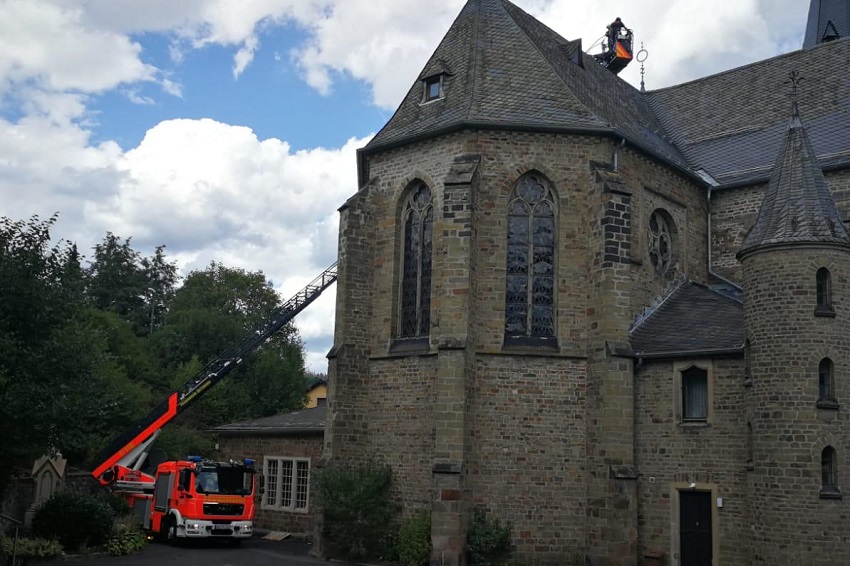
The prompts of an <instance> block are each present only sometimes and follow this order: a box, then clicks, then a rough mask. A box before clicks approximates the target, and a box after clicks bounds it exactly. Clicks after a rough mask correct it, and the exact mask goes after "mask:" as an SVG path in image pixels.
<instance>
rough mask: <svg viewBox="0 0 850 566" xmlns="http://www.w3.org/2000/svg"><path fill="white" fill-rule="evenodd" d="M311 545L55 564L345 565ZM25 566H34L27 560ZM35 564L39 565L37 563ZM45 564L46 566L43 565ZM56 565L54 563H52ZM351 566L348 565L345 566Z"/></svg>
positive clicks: (165, 550) (169, 551)
mask: <svg viewBox="0 0 850 566" xmlns="http://www.w3.org/2000/svg"><path fill="white" fill-rule="evenodd" d="M309 552H310V545H309V544H308V543H305V542H301V541H295V540H292V541H290V540H282V541H269V540H264V539H261V538H256V537H255V538H253V539H250V540H246V541H245V542H243V543H242V546H241V547H239V548H230V547H228V546H226V545H225V544H221V543H205V542H201V543H192V544H186V545H181V546H176V547H172V546H168V545H166V544H162V543H150V544H148V546H147V547H146V548H145V549H144V550H142V551H141V552H138V553H136V554H131V555H130V556H93V557H86V558H75V559H69V560H68V561H65V562H60V563H58V564H67V565H68V566H150V565H156V566H169V565H174V566H318V565H319V564H323V565H325V566H328V565H329V564H330V565H339V566H346V565H345V564H343V563H341V562H328V561H326V560H321V559H319V558H313V557H312V556H309ZM27 564H28V566H29V565H33V564H34V563H33V562H32V561H28V563H27ZM35 564H38V563H37V562H36V563H35ZM45 564H46V563H45ZM51 565H52V566H57V562H55V561H54V562H51ZM348 566H351V565H348Z"/></svg>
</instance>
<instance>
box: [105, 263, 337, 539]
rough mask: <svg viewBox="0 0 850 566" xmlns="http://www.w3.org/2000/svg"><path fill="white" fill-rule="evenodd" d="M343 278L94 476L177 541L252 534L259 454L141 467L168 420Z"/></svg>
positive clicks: (136, 435) (141, 424)
mask: <svg viewBox="0 0 850 566" xmlns="http://www.w3.org/2000/svg"><path fill="white" fill-rule="evenodd" d="M336 278H337V264H336V263H334V264H333V265H331V266H330V267H329V268H327V269H326V270H324V271H323V272H322V273H321V274H320V275H319V276H318V277H316V278H315V279H314V280H313V281H311V282H310V283H309V284H308V285H307V286H306V287H305V288H304V289H302V290H301V291H299V292H298V293H297V294H296V295H295V296H294V297H292V298H290V299H289V300H288V301H286V302H285V303H284V304H283V305H281V306H280V307H278V308H277V309H275V310H274V312H272V314H271V315H270V316H269V317H268V318H267V319H266V320H265V321H264V322H263V323H262V324H261V325H260V326H258V327H257V328H255V329H253V330H251V331H250V332H248V333H247V334H246V335H245V336H243V337H242V339H241V340H239V342H237V343H236V344H234V345H233V346H231V347H230V348H229V349H228V350H226V351H225V352H223V353H222V354H220V355H219V356H218V357H217V358H216V359H215V360H214V361H213V362H211V363H209V364H208V365H207V366H206V367H204V368H203V369H202V370H201V371H200V372H198V373H197V374H196V375H195V376H194V377H193V378H192V379H190V380H189V381H188V382H187V383H185V384H184V385H183V386H182V387H180V388H179V389H176V390H174V391H172V392H171V393H170V394H169V395H168V397H167V398H166V399H165V400H164V401H163V402H161V403H160V404H159V405H157V406H156V407H154V408H153V409H152V410H151V411H150V413H148V415H147V416H145V417H144V418H142V419H141V420H140V421H138V422H137V423H135V424H134V425H133V426H132V427H131V428H130V429H128V430H127V431H125V432H124V433H123V434H121V435H120V436H118V437H117V438H115V439H114V440H113V441H112V442H111V443H110V444H109V445H108V446H107V447H106V448H104V449H103V450H102V451H101V452H100V454H99V456H98V461H99V462H100V464H99V465H98V466H97V467H96V468H95V469H94V471H93V472H92V475H94V477H95V478H96V479H97V480H98V481H99V482H100V483H101V484H102V485H104V486H106V487H108V488H109V489H111V490H112V491H113V492H115V493H118V494H121V495H123V496H125V497H126V499H127V501H128V503H130V505H131V507H132V508H133V510H134V513H135V515H136V518H137V519H138V521H139V523H140V524H141V525H142V526H143V527H144V528H145V529H146V530H148V532H150V533H151V534H152V535H155V536H157V537H159V538H161V539H164V540H171V541H174V540H175V539H180V538H207V537H216V538H222V539H227V540H229V541H230V542H231V543H233V544H239V542H241V541H242V540H243V539H246V538H249V537H250V536H251V535H252V534H253V529H254V527H253V520H254V510H255V501H256V498H257V497H258V490H259V489H260V488H259V486H258V482H257V478H256V470H255V468H254V462H253V460H250V459H245V460H240V461H235V460H231V461H228V462H216V461H212V460H206V459H203V458H202V457H200V456H190V457H187V458H186V459H185V460H177V461H168V462H162V463H160V464H159V465H158V466H156V469H155V470H153V471H148V472H146V471H142V470H143V467H144V465H145V463H146V461H147V456H148V453H149V452H150V449H151V447H152V445H153V443H154V441H155V440H156V438H157V436H158V435H159V433H160V432H161V431H162V427H163V426H165V425H166V424H167V423H168V422H170V421H171V420H173V419H174V417H176V416H177V415H178V414H180V413H181V412H183V411H184V410H185V409H186V408H187V407H188V406H189V405H191V404H192V403H193V402H195V401H197V400H198V399H200V398H201V396H202V395H204V394H205V393H206V392H207V391H209V390H210V388H212V387H213V386H215V385H216V384H217V383H218V382H219V381H221V379H222V378H224V377H225V376H226V375H227V374H229V373H230V372H231V371H233V370H234V369H235V368H236V367H238V366H239V364H241V363H242V361H243V360H244V359H245V357H247V356H248V355H250V354H251V353H253V352H254V351H256V350H257V349H259V348H260V347H261V346H262V345H263V344H265V343H266V342H267V341H268V340H269V339H271V337H272V336H273V335H274V334H275V333H277V331H278V330H280V329H281V328H283V326H284V325H285V324H286V323H288V322H289V321H290V320H292V319H293V318H294V317H295V316H296V315H297V314H298V313H300V312H301V311H303V310H304V309H305V308H306V307H307V306H308V305H309V304H310V303H312V302H313V301H314V300H316V298H318V296H319V295H320V294H321V293H322V292H323V291H324V290H325V289H327V288H328V287H330V286H331V284H333V283H334V282H335V281H336Z"/></svg>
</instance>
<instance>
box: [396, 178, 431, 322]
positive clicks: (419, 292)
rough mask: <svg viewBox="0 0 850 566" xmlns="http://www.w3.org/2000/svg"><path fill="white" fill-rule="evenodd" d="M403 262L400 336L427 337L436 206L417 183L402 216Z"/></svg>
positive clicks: (427, 189) (427, 193)
mask: <svg viewBox="0 0 850 566" xmlns="http://www.w3.org/2000/svg"><path fill="white" fill-rule="evenodd" d="M402 224H403V226H404V234H403V239H404V258H403V265H402V276H401V309H400V317H399V318H400V324H399V336H400V337H401V338H417V337H423V336H428V334H429V332H430V327H431V248H432V239H433V233H434V205H433V204H432V202H431V189H429V188H428V186H427V185H425V184H424V183H418V184H417V185H416V186H415V187H413V189H412V190H411V191H410V193H409V196H408V198H407V201H406V202H405V205H404V212H403V214H402Z"/></svg>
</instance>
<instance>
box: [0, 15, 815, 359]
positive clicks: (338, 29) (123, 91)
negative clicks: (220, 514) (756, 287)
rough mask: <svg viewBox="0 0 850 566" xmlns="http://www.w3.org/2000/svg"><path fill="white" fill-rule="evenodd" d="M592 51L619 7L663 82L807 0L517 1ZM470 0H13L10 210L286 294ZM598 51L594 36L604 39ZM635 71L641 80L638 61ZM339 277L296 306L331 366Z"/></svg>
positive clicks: (745, 59)
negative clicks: (253, 274) (236, 273)
mask: <svg viewBox="0 0 850 566" xmlns="http://www.w3.org/2000/svg"><path fill="white" fill-rule="evenodd" d="M515 2H516V3H517V4H518V5H519V6H520V7H522V8H523V9H525V10H526V11H528V12H530V13H532V14H533V15H535V16H537V17H538V18H539V19H540V20H542V21H543V22H544V23H546V24H547V25H549V26H550V27H551V28H553V29H554V30H556V31H557V32H559V33H560V34H561V35H563V36H564V37H566V38H568V39H574V38H577V37H581V38H583V40H584V46H585V49H589V48H590V47H591V46H592V45H593V44H594V43H595V42H596V41H597V40H598V39H600V37H601V36H602V34H603V32H604V29H605V25H606V24H607V23H608V22H609V21H611V20H612V19H613V18H614V17H615V16H620V17H622V19H623V20H624V21H625V23H626V24H627V25H628V26H629V27H631V28H633V29H634V31H635V34H636V40H637V42H638V43H640V42H643V44H644V45H645V47H646V49H647V51H648V52H649V57H648V59H647V61H646V84H647V88H648V89H654V88H660V87H663V86H667V85H670V84H675V83H678V82H682V81H686V80H689V79H693V78H697V77H701V76H705V75H707V74H710V73H714V72H718V71H722V70H725V69H729V68H732V67H736V66H739V65H742V64H746V63H749V62H752V61H756V60H759V59H764V58H767V57H770V56H773V55H777V54H780V53H786V52H788V51H792V50H795V49H798V48H799V47H800V45H801V43H802V37H803V31H804V27H805V19H806V14H807V10H808V5H809V1H808V0H735V1H734V2H733V1H729V0H702V1H699V2H697V1H695V0H642V1H640V2H638V1H635V0H625V1H623V0H616V1H615V0H594V1H592V2H589V1H582V2H579V1H577V0H515ZM463 4H464V0H431V1H430V2H423V1H421V0H250V1H249V0H179V1H176V0H0V216H8V217H11V218H13V219H26V218H29V217H31V216H33V215H39V216H40V217H42V218H47V217H49V216H50V215H51V214H53V213H55V212H58V213H59V222H58V225H57V227H56V230H55V233H54V235H55V236H56V238H57V239H58V238H64V239H66V240H70V241H74V242H76V243H77V244H78V246H79V247H80V250H81V251H82V252H83V253H85V254H86V255H88V256H90V255H91V248H92V246H94V244H95V243H97V242H99V241H101V240H102V239H103V237H104V235H105V234H106V232H107V231H111V232H113V233H114V234H117V235H119V236H121V237H122V238H126V237H132V242H133V245H134V247H135V248H136V249H138V250H140V251H142V252H143V253H145V254H148V253H151V252H152V250H153V248H154V247H155V246H156V245H159V244H164V245H165V246H166V252H167V255H168V256H169V257H170V258H171V259H172V260H175V261H176V262H177V264H178V265H179V267H180V269H181V273H182V274H186V273H188V272H189V271H191V270H192V269H201V268H204V267H205V266H207V265H208V264H209V262H210V261H213V260H215V261H217V262H221V263H224V264H225V265H228V266H232V267H242V268H244V269H248V270H262V271H263V272H264V273H265V274H266V275H267V276H268V277H269V278H270V279H271V280H272V281H273V282H274V284H275V287H276V288H277V289H278V290H279V291H280V292H281V293H282V295H283V297H284V298H287V297H288V296H289V295H291V294H292V293H294V292H295V291H297V290H299V289H300V288H302V287H303V286H304V285H305V284H306V283H307V282H309V281H310V280H311V279H312V278H313V277H314V276H315V275H317V274H318V273H319V272H320V271H321V270H322V269H324V268H325V267H327V266H328V265H330V264H331V263H333V261H334V260H335V258H336V242H337V211H336V210H337V207H338V206H339V205H340V204H342V203H343V202H344V201H345V199H346V198H348V197H349V196H350V195H351V194H353V193H354V192H355V190H356V189H357V186H356V174H355V171H356V166H355V151H356V149H357V148H358V147H361V146H363V145H364V144H365V143H366V142H367V141H368V140H369V138H370V136H372V135H373V134H374V133H375V132H377V130H378V129H380V127H381V126H382V125H383V124H384V122H386V120H388V119H389V117H390V116H391V115H392V112H393V110H394V109H395V105H396V104H397V103H398V102H399V101H400V100H401V98H402V96H403V95H404V94H405V92H406V91H407V89H408V88H409V87H410V85H411V83H412V82H413V81H414V80H415V78H416V76H417V75H418V74H419V71H420V70H421V68H422V67H423V65H424V64H425V62H426V61H427V60H428V57H429V56H430V54H431V52H432V51H433V50H434V48H435V47H436V46H437V43H438V42H439V40H440V39H441V37H442V36H443V34H444V33H445V32H446V30H447V29H448V27H449V25H450V24H451V22H452V20H453V19H454V17H455V16H456V15H457V13H458V12H459V11H460V9H461V7H462V6H463ZM591 52H593V53H595V52H598V48H593V49H591ZM621 76H622V77H623V78H624V79H625V80H627V81H629V82H630V83H632V84H633V85H639V84H640V72H639V66H638V65H637V64H636V63H633V64H632V66H631V67H630V68H628V69H627V70H626V71H624V72H623V73H622V74H621ZM334 294H335V288H332V289H331V291H330V292H327V293H325V294H324V296H323V297H322V298H321V299H319V301H317V302H316V303H314V304H313V305H311V306H310V307H309V308H308V309H307V310H306V311H305V312H304V313H302V314H301V315H300V316H299V317H298V319H297V320H296V325H297V326H298V328H299V329H300V331H301V335H302V338H303V339H304V340H305V343H306V345H307V350H308V360H307V361H308V366H309V368H310V369H312V370H314V371H319V372H325V371H326V369H327V363H326V360H325V357H324V356H325V354H326V353H327V351H328V350H329V348H330V346H331V343H332V332H333V307H334Z"/></svg>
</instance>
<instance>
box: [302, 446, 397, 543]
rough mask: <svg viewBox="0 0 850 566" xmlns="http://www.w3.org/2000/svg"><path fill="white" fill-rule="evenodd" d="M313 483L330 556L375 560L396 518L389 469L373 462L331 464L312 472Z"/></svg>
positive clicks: (391, 477) (384, 465)
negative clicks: (391, 495)
mask: <svg viewBox="0 0 850 566" xmlns="http://www.w3.org/2000/svg"><path fill="white" fill-rule="evenodd" d="M313 481H315V482H316V485H317V494H318V496H319V504H320V505H321V508H322V526H321V528H322V533H323V535H324V537H325V540H326V541H327V542H328V548H329V552H330V554H332V555H334V556H337V557H340V558H344V559H346V560H359V559H364V558H374V557H377V556H378V555H379V554H380V553H381V550H382V549H381V544H382V541H384V540H385V539H386V537H387V535H388V534H389V533H390V532H391V530H392V525H393V521H394V519H395V515H396V511H395V507H394V506H393V503H392V501H391V499H390V488H391V487H392V481H393V476H392V470H391V469H390V467H389V466H387V465H386V464H383V463H381V462H378V461H375V460H372V461H369V462H367V463H365V464H361V465H345V464H332V465H330V466H327V467H325V468H321V469H319V470H317V471H315V472H314V477H313Z"/></svg>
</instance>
